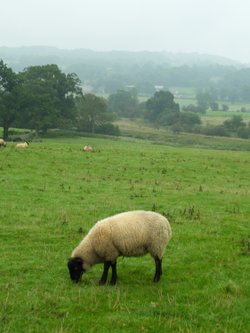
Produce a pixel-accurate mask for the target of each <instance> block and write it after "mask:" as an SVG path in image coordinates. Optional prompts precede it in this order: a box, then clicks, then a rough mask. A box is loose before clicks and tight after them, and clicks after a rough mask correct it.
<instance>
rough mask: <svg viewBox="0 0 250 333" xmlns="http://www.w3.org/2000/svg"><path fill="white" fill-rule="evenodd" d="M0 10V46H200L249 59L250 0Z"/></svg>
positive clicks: (92, 0)
mask: <svg viewBox="0 0 250 333" xmlns="http://www.w3.org/2000/svg"><path fill="white" fill-rule="evenodd" d="M0 13H1V15H0V46H33V45H46V46H55V47H58V48H66V49H76V48H85V49H92V50H98V51H107V50H128V51H141V50H147V51H167V52H198V53H205V54H214V55H220V56H225V57H228V58H231V59H235V60H240V61H242V62H250V45H249V39H250V17H249V16H250V0H0ZM0 58H1V55H0Z"/></svg>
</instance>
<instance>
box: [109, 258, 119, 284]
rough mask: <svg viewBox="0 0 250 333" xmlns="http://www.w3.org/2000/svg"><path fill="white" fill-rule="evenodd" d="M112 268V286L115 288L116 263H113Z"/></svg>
mask: <svg viewBox="0 0 250 333" xmlns="http://www.w3.org/2000/svg"><path fill="white" fill-rule="evenodd" d="M111 268H112V276H111V280H110V284H111V285H112V286H114V285H115V284H116V280H117V272H116V262H114V263H111Z"/></svg>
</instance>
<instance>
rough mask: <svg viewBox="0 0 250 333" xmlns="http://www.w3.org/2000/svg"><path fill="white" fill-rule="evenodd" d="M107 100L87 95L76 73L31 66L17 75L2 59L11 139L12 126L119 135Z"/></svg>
mask: <svg viewBox="0 0 250 333" xmlns="http://www.w3.org/2000/svg"><path fill="white" fill-rule="evenodd" d="M112 120H113V115H112V114H111V113H110V112H109V111H108V108H107V103H106V100H105V99H104V98H102V97H98V96H95V95H93V94H83V91H82V88H81V81H80V79H79V78H78V76H77V75H76V74H74V73H69V74H65V73H63V72H62V71H61V70H60V69H59V68H58V66H57V65H53V64H52V65H43V66H31V67H27V68H26V69H24V70H23V71H22V72H18V73H16V72H14V71H13V70H12V69H11V68H10V67H8V66H7V65H6V64H5V63H4V62H3V60H0V126H2V127H3V138H4V139H5V140H8V137H9V129H10V127H20V128H26V129H32V130H35V131H36V133H38V132H40V131H42V132H46V131H47V130H48V129H50V128H64V129H65V128H74V127H75V128H76V129H78V130H84V131H87V132H92V133H98V132H102V131H103V132H105V130H106V131H107V130H108V131H109V132H111V133H114V134H115V133H116V132H118V128H116V127H115V126H114V125H113V124H112V123H111V121H112Z"/></svg>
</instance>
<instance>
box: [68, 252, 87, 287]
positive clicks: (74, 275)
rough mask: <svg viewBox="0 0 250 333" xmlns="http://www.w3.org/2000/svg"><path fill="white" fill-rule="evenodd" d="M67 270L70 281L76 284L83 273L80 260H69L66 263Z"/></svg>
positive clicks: (77, 258)
mask: <svg viewBox="0 0 250 333" xmlns="http://www.w3.org/2000/svg"><path fill="white" fill-rule="evenodd" d="M68 269H69V274H70V278H71V280H72V281H74V282H76V283H77V282H79V281H80V280H81V277H82V274H83V272H84V269H83V260H82V258H79V257H75V258H70V259H69V261H68Z"/></svg>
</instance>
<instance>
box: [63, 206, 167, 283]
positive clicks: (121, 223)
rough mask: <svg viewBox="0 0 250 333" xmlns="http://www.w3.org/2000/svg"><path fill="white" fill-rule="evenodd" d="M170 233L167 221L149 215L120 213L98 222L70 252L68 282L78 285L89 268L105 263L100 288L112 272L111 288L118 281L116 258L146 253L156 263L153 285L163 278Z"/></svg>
mask: <svg viewBox="0 0 250 333" xmlns="http://www.w3.org/2000/svg"><path fill="white" fill-rule="evenodd" d="M171 236H172V231H171V227H170V224H169V222H168V220H167V219H166V218H165V217H164V216H162V215H160V214H158V213H156V212H151V211H130V212H125V213H120V214H117V215H114V216H111V217H108V218H105V219H103V220H101V221H99V222H97V223H96V224H95V225H94V226H93V227H92V228H91V229H90V231H89V233H88V234H87V235H86V236H85V237H84V239H83V240H82V241H81V242H80V244H79V245H78V246H77V247H76V248H75V249H74V251H73V252H72V255H71V258H70V259H69V260H68V269H69V273H70V277H71V280H72V281H74V282H79V281H80V280H81V277H82V274H83V273H84V272H87V271H88V270H89V269H90V268H91V266H93V265H95V264H98V263H104V270H103V274H102V277H101V279H100V281H99V284H101V285H103V284H105V283H106V281H107V277H108V271H109V268H110V267H111V268H112V277H111V281H110V284H111V285H115V284H116V280H117V272H116V261H117V258H118V257H119V256H124V257H136V256H143V255H145V254H147V253H149V254H150V255H151V256H152V257H153V258H154V260H155V275H154V282H158V281H159V280H160V277H161V274H162V258H163V254H164V251H165V247H166V245H167V243H168V241H169V240H170V239H171Z"/></svg>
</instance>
